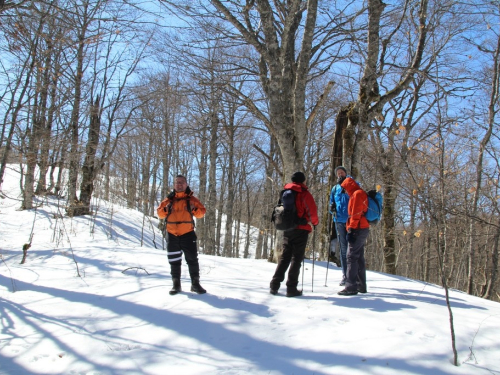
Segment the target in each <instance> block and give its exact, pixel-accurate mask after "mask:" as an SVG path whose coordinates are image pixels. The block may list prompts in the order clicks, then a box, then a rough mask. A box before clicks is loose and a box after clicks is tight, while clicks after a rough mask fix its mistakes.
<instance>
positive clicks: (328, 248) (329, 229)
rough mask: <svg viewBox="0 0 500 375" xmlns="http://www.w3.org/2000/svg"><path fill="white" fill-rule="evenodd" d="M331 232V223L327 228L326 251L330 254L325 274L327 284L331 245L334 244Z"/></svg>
mask: <svg viewBox="0 0 500 375" xmlns="http://www.w3.org/2000/svg"><path fill="white" fill-rule="evenodd" d="M327 221H329V220H327ZM330 232H331V226H330V225H329V226H328V230H327V232H326V236H327V237H326V238H327V239H328V247H327V249H326V251H327V252H328V256H327V259H326V276H325V286H327V285H326V281H327V280H328V268H330V267H329V266H330V247H331V246H332V245H331V244H332V242H331V240H330V237H331V233H330Z"/></svg>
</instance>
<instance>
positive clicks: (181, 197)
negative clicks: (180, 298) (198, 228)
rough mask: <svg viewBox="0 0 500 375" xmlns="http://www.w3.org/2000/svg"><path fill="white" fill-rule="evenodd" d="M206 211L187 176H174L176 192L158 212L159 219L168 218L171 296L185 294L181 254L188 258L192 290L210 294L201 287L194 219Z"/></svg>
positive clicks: (165, 200) (164, 201)
mask: <svg viewBox="0 0 500 375" xmlns="http://www.w3.org/2000/svg"><path fill="white" fill-rule="evenodd" d="M206 211H207V210H206V208H205V206H203V204H202V203H201V202H200V201H199V200H198V198H196V197H194V196H193V192H192V191H191V189H190V188H189V186H188V184H187V180H186V177H184V176H182V175H178V176H176V177H175V182H174V190H173V191H172V192H171V193H170V194H169V195H168V196H167V198H165V199H164V200H163V201H162V202H161V203H160V205H159V206H158V208H157V209H156V212H157V213H158V217H159V218H160V219H165V225H166V229H167V233H168V237H167V241H168V243H167V252H168V262H169V263H170V274H171V275H172V283H173V287H172V290H171V291H170V292H169V293H170V295H174V294H177V293H179V292H181V291H182V288H181V265H182V253H184V257H185V258H186V263H187V265H188V268H189V275H190V277H191V291H192V292H195V293H198V294H203V293H206V292H207V291H206V290H205V289H203V287H202V286H201V285H200V265H199V263H198V245H197V242H196V240H197V237H196V233H195V231H194V219H193V217H195V218H197V219H201V218H202V217H203V216H205V213H206Z"/></svg>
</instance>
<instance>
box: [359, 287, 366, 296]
mask: <svg viewBox="0 0 500 375" xmlns="http://www.w3.org/2000/svg"><path fill="white" fill-rule="evenodd" d="M358 293H363V294H365V293H367V290H366V287H364V288H363V287H362V286H358Z"/></svg>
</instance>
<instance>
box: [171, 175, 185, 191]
mask: <svg viewBox="0 0 500 375" xmlns="http://www.w3.org/2000/svg"><path fill="white" fill-rule="evenodd" d="M187 186H188V184H187V181H186V179H185V178H182V177H176V178H175V183H174V189H175V191H178V192H182V191H186V188H187Z"/></svg>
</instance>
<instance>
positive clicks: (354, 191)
mask: <svg viewBox="0 0 500 375" xmlns="http://www.w3.org/2000/svg"><path fill="white" fill-rule="evenodd" d="M340 186H342V187H343V188H344V189H345V191H346V192H347V194H349V205H348V206H347V214H348V215H349V216H348V218H347V223H346V228H347V230H348V231H349V230H350V229H360V228H370V224H369V223H368V220H366V217H365V212H366V211H367V210H368V195H366V193H365V191H364V190H363V189H361V188H360V187H359V185H358V183H357V182H356V181H354V179H352V178H351V177H347V178H346V179H345V180H344V182H342V185H340Z"/></svg>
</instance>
